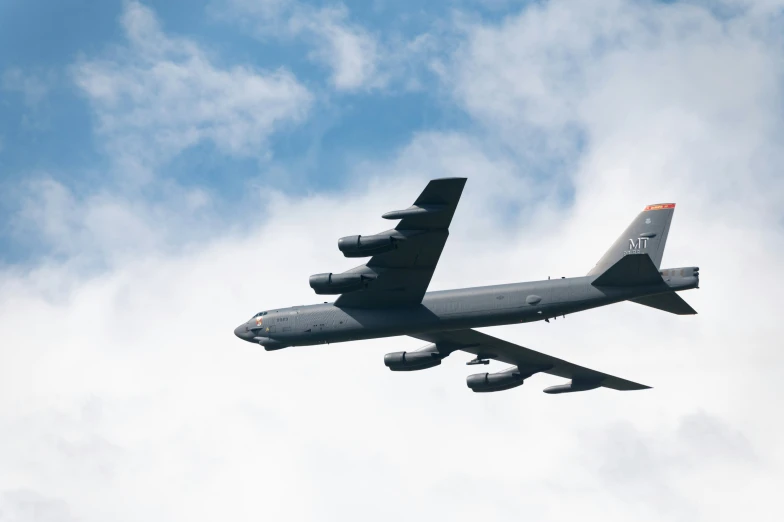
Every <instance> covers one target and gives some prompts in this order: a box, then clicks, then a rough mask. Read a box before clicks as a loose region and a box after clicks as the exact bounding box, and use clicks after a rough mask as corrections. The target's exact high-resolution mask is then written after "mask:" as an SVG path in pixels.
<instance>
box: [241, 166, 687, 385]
mask: <svg viewBox="0 0 784 522" xmlns="http://www.w3.org/2000/svg"><path fill="white" fill-rule="evenodd" d="M465 183H466V178H442V179H434V180H432V181H430V182H429V183H428V185H427V186H426V187H425V190H424V191H423V192H422V193H421V194H420V195H419V197H418V198H417V199H416V201H414V204H413V205H412V206H410V207H409V208H407V209H405V210H395V211H392V212H387V213H386V214H384V215H382V216H381V217H382V218H384V219H389V220H399V222H398V223H397V226H396V227H395V228H393V229H390V230H386V231H384V232H379V233H378V234H374V235H371V236H361V235H355V236H348V237H343V238H341V239H339V240H338V249H339V250H340V251H341V252H342V253H343V255H344V256H345V257H348V258H362V257H369V258H370V259H369V260H368V261H367V263H365V264H364V265H361V266H358V267H356V268H353V269H351V270H348V271H346V272H343V273H340V274H333V273H324V274H316V275H313V276H311V277H310V287H311V288H312V289H313V290H314V291H315V293H316V294H319V295H337V294H339V297H338V298H337V299H336V300H335V302H333V303H323V304H314V305H309V306H294V307H289V308H278V309H274V310H267V311H264V312H259V313H257V314H256V315H254V316H253V317H252V318H251V319H250V320H248V321H247V322H245V323H242V324H241V325H240V326H238V327H237V328H236V329H235V330H234V333H235V335H236V336H237V337H239V338H240V339H242V340H244V341H248V342H251V343H257V344H259V345H261V346H263V347H264V349H265V350H268V351H269V350H279V349H281V348H287V347H291V346H308V345H316V344H326V343H339V342H345V341H356V340H362V339H375V338H379V337H391V336H399V335H407V336H410V337H414V338H416V339H420V340H422V341H425V342H427V343H428V344H427V345H426V346H424V347H423V348H421V349H419V350H416V351H412V352H395V353H389V354H386V355H385V356H384V364H385V365H386V366H387V367H388V368H389V369H390V370H392V371H413V370H424V369H426V368H432V367H434V366H438V365H439V364H441V361H442V360H443V359H444V358H445V357H447V356H448V355H450V354H451V353H453V352H455V351H457V350H461V351H464V352H468V353H470V354H473V355H474V356H475V357H474V359H473V360H471V361H469V362H468V363H467V364H468V365H484V364H488V363H489V360H490V359H494V360H498V361H501V362H504V363H507V364H511V365H512V366H510V367H509V368H506V369H504V370H501V371H499V372H495V373H488V372H484V373H477V374H473V375H470V376H468V378H467V380H466V383H467V385H468V387H469V388H470V389H471V390H472V391H474V392H479V393H482V392H495V391H501V390H508V389H511V388H515V387H517V386H520V385H522V384H523V382H524V381H525V379H527V378H528V377H530V376H532V375H534V374H536V373H540V372H541V373H547V374H551V375H555V376H558V377H562V378H565V379H569V382H568V383H566V384H559V385H555V386H550V387H548V388H545V390H544V392H545V393H549V394H560V393H570V392H579V391H586V390H592V389H595V388H599V387H604V388H610V389H613V390H642V389H647V388H649V386H645V385H642V384H638V383H635V382H631V381H628V380H625V379H621V378H619V377H615V376H612V375H608V374H606V373H602V372H599V371H596V370H591V369H589V368H585V367H583V366H578V365H576V364H573V363H570V362H567V361H564V360H562V359H558V358H556V357H552V356H549V355H546V354H543V353H540V352H537V351H534V350H531V349H529V348H525V347H523V346H519V345H516V344H513V343H510V342H508V341H504V340H501V339H498V338H496V337H492V336H490V335H487V334H485V333H481V332H478V331H476V330H474V329H473V328H478V327H487V326H497V325H503V324H514V323H528V322H533V321H547V322H549V321H550V319H555V318H556V317H558V316H565V315H566V314H573V313H575V312H580V311H583V310H588V309H591V308H596V307H599V306H605V305H609V304H612V303H618V302H621V301H631V302H634V303H638V304H641V305H645V306H649V307H652V308H656V309H659V310H663V311H665V312H670V313H673V314H678V315H691V314H696V313H697V312H695V311H694V309H692V308H691V306H689V305H688V304H687V303H686V302H685V301H684V300H683V299H682V298H681V297H680V296H679V295H678V294H677V293H676V292H680V291H682V290H689V289H692V288H698V287H699V268H697V267H684V268H665V269H663V270H660V269H659V265H660V264H661V259H662V254H663V253H664V246H665V243H666V241H667V235H668V233H669V230H670V222H671V221H672V215H673V212H674V211H675V204H674V203H662V204H656V205H648V206H646V207H645V208H644V210H643V211H642V212H640V214H639V215H638V216H637V217H636V218H635V219H634V221H632V223H631V224H630V225H629V226H628V228H627V229H626V230H625V231H624V232H623V233H622V234H621V235H620V237H619V238H618V239H617V240H616V241H615V243H613V245H612V246H611V247H610V249H609V250H607V252H606V253H605V254H604V256H602V258H601V259H599V261H598V263H596V265H595V266H594V267H593V268H592V269H591V270H590V271H589V272H588V274H587V275H585V276H583V277H571V278H560V279H549V278H548V279H547V280H545V281H532V282H523V283H512V284H504V285H494V286H481V287H474V288H461V289H456V290H443V291H438V292H427V287H428V285H429V284H430V279H431V278H432V276H433V272H434V271H435V268H436V264H437V263H438V259H439V257H440V256H441V251H442V250H443V248H444V245H445V244H446V240H447V237H448V236H449V224H450V223H451V221H452V216H453V215H454V213H455V210H456V208H457V204H458V201H459V200H460V196H461V195H462V193H463V187H464V186H465Z"/></svg>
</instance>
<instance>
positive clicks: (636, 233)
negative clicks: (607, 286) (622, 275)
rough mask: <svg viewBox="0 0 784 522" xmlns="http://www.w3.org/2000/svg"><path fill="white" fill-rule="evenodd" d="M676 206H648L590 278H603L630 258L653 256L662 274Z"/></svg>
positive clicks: (605, 256)
mask: <svg viewBox="0 0 784 522" xmlns="http://www.w3.org/2000/svg"><path fill="white" fill-rule="evenodd" d="M673 212H675V203H660V204H657V205H648V206H647V207H645V209H644V210H643V211H642V212H640V214H639V215H638V216H637V217H636V218H635V219H634V221H632V223H631V224H630V225H629V226H628V228H627V229H626V230H625V231H624V232H623V234H621V236H620V237H619V238H618V239H616V240H615V243H613V245H612V246H611V247H610V249H609V250H607V252H606V253H605V254H604V255H603V256H602V258H601V259H600V260H599V262H598V263H596V266H594V267H593V268H592V269H591V271H590V272H588V275H599V274H603V273H604V272H606V271H608V270H609V269H610V268H612V267H613V266H614V265H615V264H616V263H617V262H618V261H620V260H621V259H622V258H623V257H625V256H628V255H630V254H632V255H634V254H645V255H646V256H650V260H651V261H652V262H653V267H654V268H655V269H656V271H657V272H658V270H659V266H661V260H662V255H663V254H664V245H665V243H666V242H667V234H669V232H670V223H671V222H672V214H673Z"/></svg>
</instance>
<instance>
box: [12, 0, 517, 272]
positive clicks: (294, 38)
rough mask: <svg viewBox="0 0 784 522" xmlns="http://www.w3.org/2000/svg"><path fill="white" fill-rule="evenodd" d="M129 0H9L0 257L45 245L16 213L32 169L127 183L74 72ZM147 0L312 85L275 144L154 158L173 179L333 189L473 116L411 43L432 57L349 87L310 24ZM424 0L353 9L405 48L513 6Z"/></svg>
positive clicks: (113, 32)
mask: <svg viewBox="0 0 784 522" xmlns="http://www.w3.org/2000/svg"><path fill="white" fill-rule="evenodd" d="M125 5H127V3H124V2H120V1H117V2H97V3H96V2H84V1H80V0H66V1H63V2H17V1H14V2H5V3H3V6H2V7H0V9H2V12H1V13H0V49H2V51H0V71H4V72H5V78H6V80H5V82H4V87H5V88H4V89H3V90H2V91H1V92H2V94H1V96H0V140H1V141H0V143H2V149H1V150H0V171H1V172H0V176H1V178H2V184H3V187H4V189H5V190H4V192H5V193H6V197H5V198H4V201H3V212H2V214H3V218H4V219H3V221H4V222H5V223H6V226H5V227H3V229H2V232H0V234H1V235H0V244H1V245H2V250H0V252H2V255H1V256H0V259H2V260H3V261H4V262H6V263H7V262H15V261H19V260H24V259H27V260H30V259H31V255H39V254H41V250H40V249H36V248H33V247H34V246H35V245H34V242H31V241H30V238H29V237H24V238H20V237H18V234H15V232H14V230H13V227H9V225H8V223H10V222H11V221H12V219H11V217H12V216H13V215H14V213H15V212H18V205H17V204H16V198H15V197H13V196H11V197H9V195H10V194H15V193H17V192H18V191H19V190H24V183H25V180H28V179H30V178H35V177H36V176H41V175H42V174H45V175H46V176H49V177H52V178H54V179H56V180H57V181H59V182H61V183H63V184H64V185H65V186H66V187H68V188H69V189H70V190H72V191H73V192H74V193H75V194H76V195H81V196H84V195H87V194H90V193H95V192H99V191H101V190H104V189H110V190H113V189H114V188H116V187H115V183H116V181H117V180H116V176H115V174H114V170H115V169H114V166H113V160H112V158H111V152H108V151H107V150H106V149H105V147H104V141H105V139H104V138H103V137H102V136H100V135H98V134H97V133H96V126H97V121H96V117H95V114H94V111H93V110H92V109H91V106H90V101H89V99H88V97H86V96H85V93H84V92H83V91H81V90H80V89H79V87H78V86H77V85H76V84H75V82H74V77H73V67H74V64H75V63H78V62H79V61H84V60H101V59H106V58H107V57H108V56H111V55H112V54H113V53H114V52H116V49H117V48H122V47H124V46H127V38H126V36H125V34H124V33H123V30H122V26H121V23H120V17H121V15H122V12H123V9H124V6H125ZM144 5H146V6H147V7H148V8H149V9H150V10H151V11H152V12H153V13H154V14H155V16H156V17H157V18H158V20H159V22H160V24H161V26H162V28H163V30H164V31H165V32H166V34H167V35H169V36H171V37H183V38H187V39H190V40H192V41H193V42H196V43H198V45H200V46H202V47H203V48H204V49H205V50H207V52H208V53H209V55H210V57H211V59H212V60H213V61H214V63H215V64H216V66H219V67H232V66H236V65H241V66H250V67H256V68H258V69H259V70H274V69H277V68H280V67H284V68H286V69H287V70H289V71H290V72H291V73H292V74H293V75H294V76H295V77H296V79H297V81H298V82H300V83H301V84H302V85H304V86H305V87H306V88H307V89H308V90H309V91H311V93H312V94H313V96H314V98H315V102H314V103H313V104H312V106H311V108H310V110H309V114H308V116H307V118H306V119H305V121H302V122H300V123H298V124H296V125H293V126H291V127H289V128H286V129H284V130H283V131H281V132H278V133H274V134H272V135H271V136H270V137H269V151H268V152H269V157H267V158H265V159H259V158H258V157H254V156H253V154H250V153H249V154H241V155H227V154H222V153H221V151H220V150H216V148H215V147H214V144H212V143H209V142H206V143H205V142H200V143H197V144H195V145H193V146H189V147H186V148H185V149H183V150H181V151H178V152H177V153H176V154H174V155H173V156H171V157H169V158H167V159H166V160H165V161H162V162H160V163H158V164H156V165H155V167H154V168H155V170H156V182H155V184H159V183H161V182H163V181H174V182H176V183H178V184H180V185H183V186H185V187H189V186H198V187H202V188H205V189H207V190H209V191H210V192H211V193H212V194H213V195H215V196H216V197H217V198H218V201H223V202H231V201H232V200H236V199H237V198H238V197H240V196H239V193H241V191H242V190H243V189H244V188H246V187H247V184H248V183H249V180H258V179H264V178H265V176H266V173H268V172H280V169H284V170H285V171H286V172H289V173H293V176H294V178H295V179H296V180H297V181H296V183H295V185H296V186H291V184H289V183H287V182H286V181H284V180H278V183H277V185H278V186H279V188H281V189H282V190H284V191H289V190H294V191H296V190H301V187H302V186H307V187H308V190H334V189H335V188H337V187H340V186H341V185H342V182H343V178H344V175H345V173H346V172H348V171H349V170H350V169H351V165H352V164H353V163H354V162H355V161H357V160H360V159H363V158H369V157H374V158H375V157H384V156H385V155H386V156H389V155H391V154H393V152H394V151H395V150H396V149H397V148H399V147H401V146H403V145H404V144H405V143H406V142H407V141H408V140H410V139H411V137H412V136H413V135H414V134H415V133H417V132H421V131H430V130H456V131H459V130H461V129H465V128H466V127H467V125H468V124H469V118H468V116H467V115H466V114H465V112H464V111H462V110H460V108H459V107H457V106H456V105H455V104H454V103H453V100H452V99H451V93H450V92H448V91H447V90H444V89H443V88H441V87H440V86H439V85H438V82H437V81H436V79H435V78H434V72H433V71H432V70H430V65H429V64H428V63H426V60H421V58H419V57H412V58H409V57H406V56H404V57H403V61H407V60H409V59H410V60H411V61H412V62H413V61H415V60H416V61H420V60H421V63H416V64H413V65H412V64H404V65H403V66H404V67H410V69H409V68H406V69H404V70H403V71H402V72H400V73H398V72H395V73H393V75H392V77H391V79H389V80H388V82H387V84H386V85H383V86H380V87H370V88H359V89H355V90H349V91H341V90H340V89H334V88H333V86H331V85H330V84H329V74H330V70H329V67H327V66H324V64H321V63H318V61H317V60H316V61H314V59H312V58H311V57H309V53H310V52H312V49H313V42H312V39H309V38H308V37H307V36H304V37H303V36H301V35H272V36H267V35H264V34H259V33H258V32H257V31H256V30H255V29H254V28H252V27H248V26H247V24H243V23H240V22H239V21H238V20H237V19H229V18H221V17H220V16H219V15H217V14H216V13H221V12H224V11H225V9H226V7H225V5H222V3H221V2H217V1H212V2H185V1H166V2H154V1H152V2H148V3H146V4H144ZM316 5H319V4H316ZM323 5H327V6H334V5H338V4H334V3H327V4H323ZM414 6H416V3H413V2H411V3H405V2H349V3H346V4H345V6H344V9H345V11H346V16H345V19H344V20H342V23H345V24H349V25H356V26H357V27H361V28H362V30H363V31H366V32H367V33H368V34H370V35H372V36H373V37H374V38H376V39H378V41H379V42H381V43H382V44H383V45H384V46H386V47H387V48H388V49H389V50H394V48H395V46H401V45H404V44H405V42H407V41H410V40H412V39H414V38H416V37H417V36H419V35H422V34H428V33H434V32H442V33H446V32H447V31H448V30H447V29H446V27H447V26H448V25H449V24H450V23H451V20H452V18H453V17H455V16H470V17H472V18H473V17H476V18H477V19H478V18H480V17H482V16H488V17H489V18H491V19H492V18H493V17H497V16H500V15H501V14H503V12H504V11H503V6H502V5H500V4H499V6H498V7H491V8H483V7H481V6H476V5H473V4H472V3H466V2H440V3H429V4H428V5H427V7H426V8H422V7H414ZM459 10H460V11H459ZM449 31H452V30H451V29H449ZM450 36H451V35H450ZM442 43H443V42H441V43H440V44H439V45H441V44H442ZM317 45H318V44H317ZM445 51H446V50H445V49H442V48H433V49H432V50H429V51H428V53H429V56H428V57H427V60H442V59H445V58H446V57H447V53H446V52H445ZM384 52H387V51H386V50H385V51H384ZM412 79H415V80H416V81H417V82H418V85H417V86H416V87H406V86H404V85H403V82H405V81H406V80H412ZM155 184H152V185H150V186H147V187H146V188H145V191H146V193H147V194H148V196H150V197H155V192H156V188H155Z"/></svg>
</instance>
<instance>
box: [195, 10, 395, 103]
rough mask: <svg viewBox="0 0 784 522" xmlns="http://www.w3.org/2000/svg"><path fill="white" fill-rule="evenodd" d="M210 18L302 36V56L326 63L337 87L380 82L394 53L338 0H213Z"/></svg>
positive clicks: (269, 33) (267, 33) (265, 33)
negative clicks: (319, 3) (311, 1)
mask: <svg viewBox="0 0 784 522" xmlns="http://www.w3.org/2000/svg"><path fill="white" fill-rule="evenodd" d="M210 11H211V13H212V14H213V16H215V17H216V18H222V19H228V20H231V21H233V22H237V23H239V24H240V25H241V26H243V27H245V28H246V29H247V30H249V31H251V32H252V33H253V34H254V35H255V36H256V37H258V38H259V39H261V40H266V39H269V38H279V39H284V40H290V39H295V38H296V39H302V40H304V41H305V42H307V43H308V44H309V45H310V46H311V48H312V49H311V51H310V52H309V54H308V56H309V57H310V58H311V59H312V60H313V61H315V62H316V63H320V64H323V65H324V66H326V67H327V68H329V70H330V72H331V74H330V79H329V81H330V84H331V86H332V87H333V88H334V89H336V90H338V91H346V92H353V91H363V90H370V89H375V88H380V87H384V86H385V85H386V84H387V83H388V81H389V79H390V74H391V71H390V70H389V69H390V67H393V66H397V64H393V63H390V62H392V61H394V60H395V59H396V56H395V53H392V52H390V51H389V50H387V49H385V48H384V46H382V44H381V43H380V42H379V37H378V35H376V34H374V33H373V32H371V31H369V30H368V29H366V28H365V27H363V26H362V25H360V24H358V23H355V22H352V21H351V16H350V13H349V10H348V8H347V7H346V6H345V4H343V3H336V4H333V5H329V6H325V7H321V8H316V7H313V6H311V5H308V4H306V3H303V2H297V1H294V0H274V1H269V0H268V1H262V2H256V1H252V0H225V1H224V0H219V1H216V2H214V3H213V4H212V5H211V8H210Z"/></svg>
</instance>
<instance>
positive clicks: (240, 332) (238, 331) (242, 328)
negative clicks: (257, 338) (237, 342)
mask: <svg viewBox="0 0 784 522" xmlns="http://www.w3.org/2000/svg"><path fill="white" fill-rule="evenodd" d="M250 334H251V332H249V331H248V324H247V323H242V324H241V325H239V326H238V327H237V328H235V329H234V335H236V336H237V337H239V338H240V339H242V340H243V341H247V340H248V339H250Z"/></svg>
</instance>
